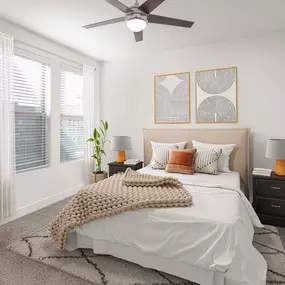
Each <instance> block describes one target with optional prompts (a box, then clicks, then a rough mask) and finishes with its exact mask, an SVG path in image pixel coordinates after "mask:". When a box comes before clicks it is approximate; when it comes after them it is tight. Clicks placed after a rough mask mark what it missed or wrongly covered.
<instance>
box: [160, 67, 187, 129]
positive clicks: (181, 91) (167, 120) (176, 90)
mask: <svg viewBox="0 0 285 285" xmlns="http://www.w3.org/2000/svg"><path fill="white" fill-rule="evenodd" d="M174 96H176V97H179V98H176V99H172V98H173V97H174ZM158 100H159V102H158ZM190 100H191V96H190V72H179V73H168V74H160V75H155V76H154V123H155V124H190V122H191V101H190ZM183 101H186V102H187V105H186V106H184V103H183ZM179 110H180V111H181V113H180V114H179V113H176V112H179Z"/></svg>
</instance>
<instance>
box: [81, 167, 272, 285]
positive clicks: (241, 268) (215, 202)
mask: <svg viewBox="0 0 285 285" xmlns="http://www.w3.org/2000/svg"><path fill="white" fill-rule="evenodd" d="M140 172H141V173H148V174H154V175H159V176H174V177H177V178H178V179H179V180H180V181H181V182H182V183H183V184H184V186H185V188H186V189H187V190H188V191H189V192H190V193H191V195H192V197H193V205H192V206H190V207H183V208H159V209H153V208H151V209H141V210H136V211H130V212H124V213H121V214H119V215H115V216H112V217H106V218H104V219H101V220H97V221H93V222H90V223H88V224H85V225H83V226H80V227H78V228H76V229H75V231H76V233H78V234H80V235H81V236H86V237H88V238H92V239H93V240H94V243H96V242H98V243H100V241H105V242H108V243H112V244H119V245H122V246H124V247H128V248H130V249H134V250H136V251H140V252H143V253H145V254H152V255H156V256H159V257H162V258H165V259H171V260H173V261H177V262H180V263H181V262H183V263H185V264H188V265H189V266H196V267H199V268H202V269H205V270H210V271H219V272H221V273H222V274H223V275H224V277H225V279H226V281H227V283H226V284H229V285H237V284H245V285H264V284H265V282H266V281H265V280H266V270H267V265H266V262H265V260H264V258H263V257H262V255H261V254H260V253H259V252H258V251H257V250H256V249H255V248H254V247H253V246H252V239H253V233H254V228H253V227H254V226H257V227H262V225H261V223H260V221H259V219H258V217H257V216H256V214H255V212H254V211H253V209H252V207H251V205H250V203H249V202H248V200H247V199H246V197H245V196H244V194H243V193H242V192H241V190H240V177H239V174H238V173H236V172H231V173H220V174H219V175H207V174H199V173H197V174H195V175H184V174H169V173H165V172H164V171H163V170H153V169H151V168H148V167H146V168H143V169H141V170H140Z"/></svg>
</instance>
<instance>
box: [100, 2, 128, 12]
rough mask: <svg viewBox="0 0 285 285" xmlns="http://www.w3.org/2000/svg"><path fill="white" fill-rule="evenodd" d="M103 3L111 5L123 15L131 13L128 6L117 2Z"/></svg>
mask: <svg viewBox="0 0 285 285" xmlns="http://www.w3.org/2000/svg"><path fill="white" fill-rule="evenodd" d="M105 1H106V2H108V3H109V4H111V5H113V6H114V7H116V8H117V9H119V10H121V11H122V12H124V13H128V12H131V11H132V10H131V9H130V8H129V7H128V6H126V5H125V4H123V3H122V2H120V1H118V0H105Z"/></svg>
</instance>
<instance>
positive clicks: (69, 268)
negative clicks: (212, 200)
mask: <svg viewBox="0 0 285 285" xmlns="http://www.w3.org/2000/svg"><path fill="white" fill-rule="evenodd" d="M253 244H254V246H255V247H256V248H257V249H258V250H259V251H260V252H261V253H262V255H263V256H264V258H265V259H266V261H267V263H268V273H267V284H285V252H284V248H283V246H282V242H281V239H280V236H279V233H278V230H277V228H275V227H272V226H266V228H265V229H257V231H256V233H255V237H254V242H253ZM8 249H10V250H11V251H13V252H15V253H17V254H21V255H24V256H26V257H29V258H31V259H33V260H36V261H39V262H42V263H44V264H46V265H49V266H52V267H54V268H56V269H59V270H63V271H65V272H67V273H69V274H71V275H74V276H76V277H79V278H82V279H84V280H87V281H90V282H92V283H94V284H102V285H126V284H129V285H169V284H170V285H184V284H185V285H186V284H187V285H195V283H193V282H190V281H187V280H184V279H181V278H178V277H175V276H172V275H169V274H166V273H162V272H159V271H156V270H152V269H147V268H144V267H141V266H139V265H136V264H134V263H131V262H128V261H124V260H121V259H118V258H115V257H112V256H108V255H97V254H94V253H93V251H92V250H86V249H84V250H82V249H78V250H75V251H73V252H68V251H59V250H56V249H55V247H54V246H53V244H52V242H51V240H50V238H49V237H48V235H47V232H46V231H45V230H40V231H37V232H35V233H34V234H31V235H28V236H24V237H22V238H21V239H20V240H18V241H16V242H14V243H12V244H11V245H9V246H8Z"/></svg>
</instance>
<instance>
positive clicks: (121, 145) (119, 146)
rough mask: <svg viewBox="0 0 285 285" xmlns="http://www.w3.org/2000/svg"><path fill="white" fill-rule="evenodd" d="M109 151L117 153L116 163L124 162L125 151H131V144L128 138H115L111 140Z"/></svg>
mask: <svg viewBox="0 0 285 285" xmlns="http://www.w3.org/2000/svg"><path fill="white" fill-rule="evenodd" d="M110 149H111V150H113V151H117V156H116V161H117V162H121V163H122V162H124V161H125V160H126V150H131V149H132V142H131V138H130V137H126V136H115V137H113V138H112V140H111V148H110Z"/></svg>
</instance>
